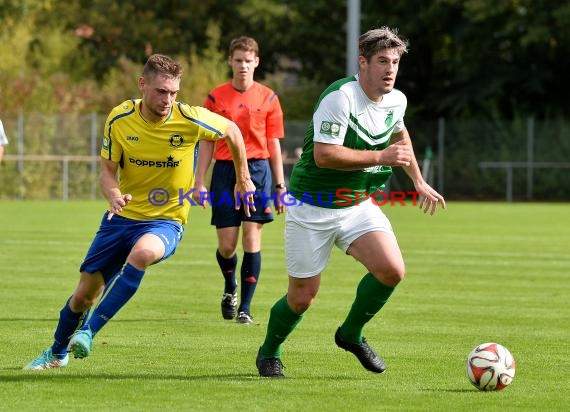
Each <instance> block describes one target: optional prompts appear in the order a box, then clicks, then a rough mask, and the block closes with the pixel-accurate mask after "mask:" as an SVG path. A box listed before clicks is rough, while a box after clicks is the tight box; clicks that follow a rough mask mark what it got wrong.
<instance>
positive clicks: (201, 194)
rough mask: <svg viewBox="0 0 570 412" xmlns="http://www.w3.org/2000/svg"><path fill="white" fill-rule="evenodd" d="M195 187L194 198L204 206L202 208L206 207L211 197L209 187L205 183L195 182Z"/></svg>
mask: <svg viewBox="0 0 570 412" xmlns="http://www.w3.org/2000/svg"><path fill="white" fill-rule="evenodd" d="M194 188H195V189H196V190H194V191H193V192H192V200H193V201H194V202H196V204H198V205H200V206H202V209H206V201H207V199H210V198H209V193H208V188H207V187H206V186H204V184H203V183H195V184H194Z"/></svg>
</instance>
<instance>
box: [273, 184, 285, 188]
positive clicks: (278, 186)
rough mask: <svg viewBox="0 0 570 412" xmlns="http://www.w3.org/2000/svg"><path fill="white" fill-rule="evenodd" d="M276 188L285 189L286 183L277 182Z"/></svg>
mask: <svg viewBox="0 0 570 412" xmlns="http://www.w3.org/2000/svg"><path fill="white" fill-rule="evenodd" d="M275 189H285V183H277V184H276V185H275Z"/></svg>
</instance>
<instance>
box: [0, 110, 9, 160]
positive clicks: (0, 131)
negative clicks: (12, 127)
mask: <svg viewBox="0 0 570 412" xmlns="http://www.w3.org/2000/svg"><path fill="white" fill-rule="evenodd" d="M7 144H8V137H7V136H6V132H5V131H4V125H3V124H2V120H0V164H2V159H3V158H4V146H6V145H7Z"/></svg>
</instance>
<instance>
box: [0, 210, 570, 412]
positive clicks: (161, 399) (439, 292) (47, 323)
mask: <svg viewBox="0 0 570 412" xmlns="http://www.w3.org/2000/svg"><path fill="white" fill-rule="evenodd" d="M104 207H105V203H104V202H103V201H97V202H0V227H1V228H2V237H0V250H1V251H2V253H3V255H2V273H3V277H2V288H1V289H0V313H2V317H1V323H2V333H0V345H1V346H2V347H4V348H10V350H3V351H1V352H0V362H1V363H2V365H3V368H2V370H1V371H0V391H1V392H2V404H1V405H0V410H2V411H4V410H6V411H14V410H18V411H34V410H36V411H37V410H41V411H61V410H69V409H76V408H77V407H76V405H86V402H94V403H92V405H94V406H93V408H94V409H97V410H109V411H111V410H113V411H115V410H120V411H141V410H144V411H158V410H169V411H214V410H220V408H221V405H222V406H223V409H224V410H227V411H244V410H253V411H303V412H304V411H321V410H327V411H376V410H381V411H442V412H443V411H476V410H484V411H490V412H492V411H521V412H525V411H537V410H541V411H542V410H544V411H564V410H566V409H567V407H566V406H564V405H567V400H568V398H569V396H570V393H569V390H570V389H569V388H568V385H565V384H564V383H565V382H566V378H567V369H566V368H564V367H563V366H564V365H565V364H566V362H567V357H568V341H569V339H570V330H569V328H568V326H567V320H568V318H569V316H570V309H569V306H568V302H567V300H568V299H567V297H568V294H569V293H570V290H569V287H570V285H569V283H568V281H567V280H568V273H569V272H570V259H569V256H568V251H567V240H568V235H567V231H566V228H567V227H568V226H569V225H570V220H569V219H570V215H569V214H568V211H567V205H556V204H550V205H545V204H514V205H506V204H503V205H501V204H490V203H460V202H455V203H454V202H452V203H450V204H449V205H448V210H446V211H445V212H443V213H440V211H438V214H436V215H435V216H433V217H429V216H425V215H424V214H423V213H421V212H420V211H418V210H417V209H416V208H414V207H412V206H410V205H408V206H395V207H386V208H385V210H384V211H385V213H386V214H387V215H388V216H389V217H390V220H391V222H392V224H393V226H394V230H395V231H396V233H397V236H398V241H399V244H400V247H401V249H402V252H403V255H404V259H405V260H406V271H407V274H406V279H405V280H404V282H402V284H401V285H399V286H398V288H397V290H396V292H395V293H394V295H393V296H392V298H391V299H390V301H389V302H388V304H387V305H386V306H385V307H384V308H383V309H382V311H381V312H380V314H379V315H378V316H376V317H375V318H374V319H373V320H372V321H371V322H370V323H369V324H368V325H367V326H366V328H365V336H366V337H367V339H368V341H369V342H370V344H371V345H373V346H374V347H375V349H376V350H377V351H378V352H379V353H380V354H381V355H382V356H383V357H384V359H385V360H386V362H387V365H388V370H387V371H386V373H385V374H382V375H374V374H372V373H370V372H367V371H365V370H364V369H363V368H362V367H361V366H360V364H359V363H358V362H357V360H356V359H355V358H354V357H353V356H352V355H350V354H348V353H347V352H345V351H342V350H340V349H338V348H337V347H336V346H335V344H334V339H333V334H334V331H335V329H336V328H337V327H338V325H339V323H340V322H342V320H343V319H344V317H345V316H346V313H347V311H348V309H349V307H350V304H351V302H352V300H353V298H354V293H355V289H356V285H357V284H358V281H359V280H360V278H361V277H362V276H363V274H364V272H365V270H364V269H363V268H362V267H361V266H360V265H359V264H357V263H356V262H355V261H354V260H353V259H351V258H348V257H347V256H346V255H345V254H343V253H342V252H341V251H339V250H337V249H335V250H334V251H333V253H332V255H331V262H330V265H329V266H328V268H327V269H326V271H325V272H324V274H323V277H322V284H321V289H320V291H319V295H318V296H317V299H316V300H315V302H314V304H313V306H312V307H311V309H310V310H309V311H308V312H307V313H306V315H305V317H304V319H303V321H302V322H301V323H300V324H299V326H298V328H297V329H296V330H295V331H294V333H293V334H292V335H291V336H290V338H289V339H288V340H287V342H286V343H285V345H284V346H283V362H284V364H285V366H286V369H285V373H286V375H287V376H288V378H287V379H282V380H271V379H263V378H260V377H258V376H257V371H256V369H255V365H254V359H255V355H256V352H257V349H258V347H259V345H260V344H261V342H262V341H263V337H264V335H265V331H266V326H267V321H268V317H269V311H270V308H271V306H272V305H273V303H274V302H275V301H276V300H277V299H278V298H279V297H281V296H283V294H284V293H285V291H286V287H287V276H286V273H285V256H284V252H283V225H284V220H283V216H278V217H277V219H276V221H275V222H274V223H271V224H269V225H266V226H265V228H264V238H263V256H264V257H263V267H262V275H261V277H260V283H259V285H258V287H257V291H256V295H255V298H254V300H253V304H252V311H253V315H254V320H255V324H254V325H253V326H251V327H245V326H243V325H238V324H236V323H235V322H230V321H225V320H223V319H221V316H220V312H219V299H220V296H221V291H222V287H223V280H222V277H221V276H219V275H217V276H214V275H216V274H217V273H218V271H219V268H218V267H217V263H216V261H215V257H214V253H213V252H214V251H215V247H216V240H215V239H216V238H215V229H214V228H213V227H212V226H210V225H209V220H210V219H209V217H210V210H202V209H200V208H192V210H191V212H190V223H189V225H188V227H187V230H186V233H185V236H184V239H183V240H182V243H181V245H180V247H179V248H178V250H177V252H176V254H175V255H174V256H172V257H171V258H169V259H168V260H167V261H165V262H162V263H160V264H158V265H154V266H152V267H151V268H149V269H148V271H147V273H146V275H145V279H144V281H143V282H142V285H141V287H140V289H139V291H138V292H137V293H136V294H135V296H134V297H133V298H132V299H131V301H130V302H129V303H128V304H127V305H126V306H125V307H124V308H123V309H122V310H121V311H120V312H119V313H118V314H117V316H116V317H114V318H113V319H112V320H111V321H110V323H109V324H108V325H107V326H106V327H105V328H104V329H103V330H102V331H101V332H100V333H99V334H98V335H97V337H96V338H95V340H94V349H93V353H92V354H91V356H90V357H89V358H87V359H84V360H77V359H71V360H70V363H69V366H68V367H67V368H65V369H62V370H48V371H37V372H32V371H22V370H21V368H22V366H23V365H25V364H26V363H27V362H29V361H30V360H31V359H32V358H33V357H34V356H36V355H37V354H39V353H40V351H41V350H43V349H45V348H46V347H47V346H48V345H49V344H50V343H51V340H52V338H53V330H54V328H55V325H56V322H57V318H58V316H59V311H60V310H61V307H62V305H63V304H64V303H65V301H66V300H67V299H68V298H69V294H70V293H71V292H72V290H73V288H74V287H75V285H76V284H77V279H78V276H79V274H78V272H77V268H78V266H79V264H80V263H81V260H82V259H83V257H84V254H85V252H86V250H87V247H88V246H89V243H90V242H91V240H92V238H93V235H94V233H95V231H96V230H97V226H98V224H99V221H100V219H101V214H102V212H103V209H104ZM14 216H17V217H18V218H17V219H14ZM530 221H532V222H533V224H532V225H529V224H523V223H521V222H530ZM537 245H540V247H539V248H537ZM239 254H241V250H240V252H239ZM38 285H41V287H39V286H38ZM489 340H491V341H498V342H499V343H502V344H503V345H505V346H506V347H507V348H508V349H510V351H511V352H512V353H513V355H514V357H515V360H516V362H517V370H516V375H515V379H514V381H513V383H512V384H511V385H510V386H509V387H508V388H506V389H504V390H503V391H502V392H498V393H482V392H479V391H477V390H476V389H474V388H473V387H472V386H471V384H470V383H469V382H468V380H467V377H466V374H465V360H466V356H467V354H468V353H469V351H470V350H471V349H472V348H473V347H475V346H476V345H477V344H479V343H482V342H484V341H489ZM244 390H245V391H246V395H247V396H239V395H236V394H242V393H244ZM30 394H33V396H31V395H30ZM90 399H91V400H90ZM92 399H96V401H92Z"/></svg>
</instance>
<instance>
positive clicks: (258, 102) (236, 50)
mask: <svg viewBox="0 0 570 412" xmlns="http://www.w3.org/2000/svg"><path fill="white" fill-rule="evenodd" d="M228 64H229V65H230V67H231V69H232V79H231V80H230V81H228V82H226V83H224V84H221V85H219V86H217V87H215V88H214V89H212V90H211V91H210V93H209V94H208V97H207V98H206V102H205V104H204V106H205V107H206V108H208V109H210V110H212V111H213V112H215V113H218V114H220V115H222V116H224V117H227V118H228V119H230V120H233V121H234V122H235V123H236V124H237V125H238V126H239V128H240V130H241V132H242V134H243V137H244V141H245V147H246V151H247V159H248V167H249V171H250V173H251V179H252V180H253V182H254V184H255V188H256V192H257V193H256V196H255V203H256V211H255V212H253V213H251V215H250V216H247V215H246V214H245V213H243V210H236V209H235V208H234V207H233V205H232V204H230V203H229V202H227V201H224V199H227V194H228V193H231V192H232V191H233V186H234V184H235V173H234V170H233V168H232V166H231V157H230V152H229V151H228V147H227V145H226V144H225V142H223V141H218V142H216V143H215V149H214V143H213V142H201V143H200V150H199V158H198V166H197V169H196V189H197V190H196V192H194V195H195V196H196V200H197V201H199V198H198V196H199V193H200V192H204V191H206V190H207V189H206V186H205V183H204V179H205V175H206V171H207V169H208V167H209V165H210V163H211V159H212V154H213V158H214V159H215V163H214V167H213V170H212V182H211V184H210V194H211V199H210V203H211V205H212V220H211V224H212V225H214V226H216V235H217V238H218V247H217V249H216V260H217V262H218V265H219V267H220V271H221V273H222V276H223V277H224V292H223V294H222V301H221V311H222V317H223V318H224V319H233V318H234V317H236V313H237V317H236V321H237V322H238V323H242V324H252V323H253V319H252V315H251V302H252V299H253V295H254V293H255V289H256V287H257V283H258V281H259V275H260V273H261V235H262V230H263V225H264V224H266V223H269V222H271V221H273V213H272V210H271V204H270V203H269V201H266V199H270V198H273V201H274V202H275V204H274V206H275V210H276V211H277V213H278V214H280V213H283V211H284V209H285V208H284V206H283V203H282V198H281V197H282V196H283V194H284V193H285V190H286V188H285V178H284V173H283V159H282V157H281V144H280V142H279V140H280V139H282V138H283V137H284V135H285V132H284V126H283V112H282V110H281V105H280V103H279V98H278V97H277V94H275V92H274V91H273V90H271V89H270V88H269V87H267V86H265V85H263V84H261V83H259V82H257V81H255V80H254V79H253V76H254V73H255V69H256V68H257V67H258V66H259V47H258V44H257V42H256V41H255V40H254V39H253V38H251V37H247V36H241V37H238V38H236V39H233V40H232V41H231V43H230V46H229V57H228ZM203 205H205V202H204V203H203ZM242 225H243V228H242V236H241V241H242V247H243V258H242V262H241V271H240V285H241V288H240V296H239V297H240V303H239V307H237V300H238V293H237V290H238V282H237V280H236V269H237V266H238V257H237V254H236V251H237V245H238V239H239V236H240V226H242ZM236 308H237V309H236Z"/></svg>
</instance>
